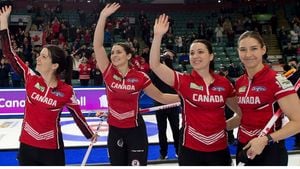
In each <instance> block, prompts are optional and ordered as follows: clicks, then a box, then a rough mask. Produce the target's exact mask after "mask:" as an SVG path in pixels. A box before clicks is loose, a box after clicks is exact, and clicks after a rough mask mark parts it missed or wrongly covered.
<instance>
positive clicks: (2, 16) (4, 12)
mask: <svg viewBox="0 0 300 169" xmlns="http://www.w3.org/2000/svg"><path fill="white" fill-rule="evenodd" d="M10 13H11V6H4V7H2V8H1V10H0V21H1V23H3V22H7V19H8V17H9V15H10Z"/></svg>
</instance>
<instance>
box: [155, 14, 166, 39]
mask: <svg viewBox="0 0 300 169" xmlns="http://www.w3.org/2000/svg"><path fill="white" fill-rule="evenodd" d="M168 20H169V17H168V16H167V15H165V14H162V15H160V16H159V18H157V19H155V24H154V34H155V35H163V34H165V33H167V31H168V29H169V21H168Z"/></svg>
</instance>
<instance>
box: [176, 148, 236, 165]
mask: <svg viewBox="0 0 300 169" xmlns="http://www.w3.org/2000/svg"><path fill="white" fill-rule="evenodd" d="M178 162H179V165H180V166H231V165H232V159H231V156H230V152H229V149H228V148H226V149H224V150H219V151H213V152H202V151H196V150H192V149H189V148H187V147H184V146H180V150H179V156H178Z"/></svg>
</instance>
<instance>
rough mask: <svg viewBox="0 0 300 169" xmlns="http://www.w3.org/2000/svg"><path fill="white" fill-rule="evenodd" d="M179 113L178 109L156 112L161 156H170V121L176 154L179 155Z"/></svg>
mask: <svg viewBox="0 0 300 169" xmlns="http://www.w3.org/2000/svg"><path fill="white" fill-rule="evenodd" d="M179 111H180V109H179V108H178V107H175V108H169V109H165V110H158V111H156V120H157V127H158V139H159V146H160V155H162V156H166V155H167V154H168V138H167V123H168V120H169V123H170V127H171V130H172V135H173V140H174V147H175V152H176V154H178V146H179Z"/></svg>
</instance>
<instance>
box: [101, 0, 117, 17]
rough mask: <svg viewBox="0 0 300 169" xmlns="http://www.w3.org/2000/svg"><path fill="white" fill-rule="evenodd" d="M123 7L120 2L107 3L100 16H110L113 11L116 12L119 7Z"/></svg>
mask: <svg viewBox="0 0 300 169" xmlns="http://www.w3.org/2000/svg"><path fill="white" fill-rule="evenodd" d="M120 7H121V5H120V4H119V3H116V2H114V3H112V4H107V5H106V6H105V7H104V8H103V9H102V11H101V14H100V16H103V17H105V18H107V17H109V16H110V15H112V14H113V13H115V12H116V11H117V10H118V9H119V8H120Z"/></svg>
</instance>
